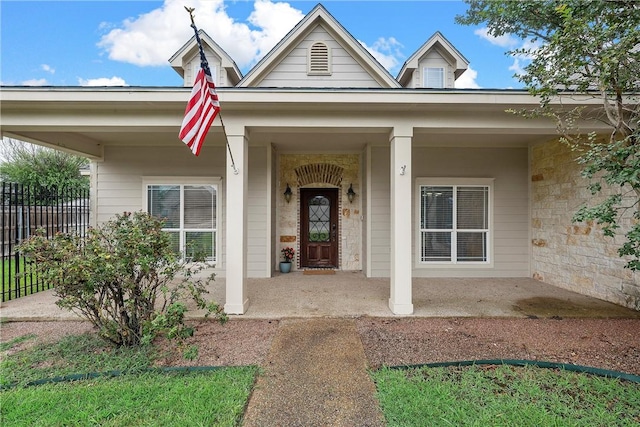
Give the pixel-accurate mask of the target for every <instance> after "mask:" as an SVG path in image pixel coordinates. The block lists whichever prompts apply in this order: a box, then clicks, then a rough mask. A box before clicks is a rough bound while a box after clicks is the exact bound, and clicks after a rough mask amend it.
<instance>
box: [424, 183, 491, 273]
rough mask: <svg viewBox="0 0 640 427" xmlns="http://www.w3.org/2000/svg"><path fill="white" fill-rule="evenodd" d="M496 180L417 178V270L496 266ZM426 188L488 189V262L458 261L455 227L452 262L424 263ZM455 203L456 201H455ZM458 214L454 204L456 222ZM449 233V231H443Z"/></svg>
mask: <svg viewBox="0 0 640 427" xmlns="http://www.w3.org/2000/svg"><path fill="white" fill-rule="evenodd" d="M494 181H495V179H494V178H417V179H416V185H415V200H416V203H415V206H416V216H415V218H416V219H415V223H416V226H415V242H416V248H415V266H416V268H433V267H434V266H437V267H438V268H456V269H459V268H492V267H493V265H494V259H493V253H494V248H493V234H494V222H493V219H494V213H493V212H494V210H493V194H494ZM424 186H441V187H486V188H488V192H489V197H488V199H489V200H488V203H489V205H488V207H487V210H488V212H487V215H488V227H489V228H488V230H486V233H487V259H486V261H458V260H457V259H456V253H457V239H456V233H457V232H458V230H457V227H453V228H452V230H451V232H452V238H451V260H450V261H422V232H423V231H426V230H428V229H424V230H423V229H422V228H421V224H422V218H421V215H422V212H421V197H422V187H424ZM454 202H455V200H454ZM456 214H457V206H455V204H454V210H453V218H454V221H455V218H456ZM442 231H447V230H442ZM465 231H476V230H465Z"/></svg>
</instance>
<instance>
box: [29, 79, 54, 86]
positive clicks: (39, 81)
mask: <svg viewBox="0 0 640 427" xmlns="http://www.w3.org/2000/svg"><path fill="white" fill-rule="evenodd" d="M48 84H49V82H48V81H47V79H30V80H25V81H23V82H22V86H47V85H48Z"/></svg>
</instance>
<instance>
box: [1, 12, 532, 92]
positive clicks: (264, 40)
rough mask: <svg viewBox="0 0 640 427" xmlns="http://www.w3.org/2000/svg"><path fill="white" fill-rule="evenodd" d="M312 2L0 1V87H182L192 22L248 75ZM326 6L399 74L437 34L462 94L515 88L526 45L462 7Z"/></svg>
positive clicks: (395, 73) (383, 61) (302, 15)
mask: <svg viewBox="0 0 640 427" xmlns="http://www.w3.org/2000/svg"><path fill="white" fill-rule="evenodd" d="M317 3H318V1H317V0H313V1H278V0H164V1H152V0H139V1H117V0H109V1H29V0H0V84H2V85H29V86H182V78H181V77H180V76H179V75H178V74H177V73H176V72H175V71H174V70H173V69H172V68H171V67H170V66H169V62H168V60H169V58H170V57H171V56H172V55H173V54H174V53H175V52H176V51H177V50H178V49H179V48H180V47H181V46H182V45H184V43H186V42H187V41H188V40H189V38H190V37H192V36H193V30H192V29H191V27H190V23H191V21H190V18H189V14H188V13H187V12H186V11H185V10H184V7H185V6H189V7H194V8H195V22H196V25H197V26H198V28H199V29H203V30H205V31H206V32H207V34H209V36H211V37H212V38H213V39H214V40H215V41H216V42H217V43H218V44H219V45H220V46H221V47H222V48H223V49H224V50H225V51H226V52H227V53H228V54H229V55H230V56H231V58H233V59H234V61H235V62H236V64H237V65H238V67H239V68H240V70H241V72H242V73H243V75H244V74H246V73H247V72H248V71H249V70H250V69H251V67H252V66H253V65H255V64H256V63H257V62H258V61H259V60H260V58H262V57H263V56H264V55H266V54H267V53H268V52H269V51H270V50H271V48H273V47H274V46H275V44H276V43H277V42H278V41H280V40H281V39H282V38H283V37H284V36H285V35H286V34H287V33H288V32H289V31H290V30H291V29H292V28H293V27H294V26H295V25H296V24H297V23H298V22H299V21H300V20H301V19H302V18H303V17H304V15H305V14H307V13H308V12H309V11H311V9H313V8H314V7H315V5H316V4H317ZM322 4H323V5H324V7H325V8H326V9H327V10H328V11H329V13H330V14H331V15H333V17H334V18H336V19H337V20H338V21H339V22H340V23H341V24H342V25H343V26H344V27H345V29H346V30H347V31H349V33H350V34H351V35H352V36H353V37H354V38H355V39H356V40H358V41H359V42H360V43H361V44H362V45H363V46H364V47H365V48H367V49H368V50H369V52H371V54H372V55H373V56H374V57H375V58H376V59H377V60H378V61H379V62H380V63H381V64H382V65H383V66H384V67H385V68H386V69H387V70H388V71H389V72H390V73H391V74H392V75H393V76H394V77H396V76H397V74H398V72H399V71H400V69H401V68H402V64H403V63H404V62H405V61H406V60H407V59H408V58H409V57H410V56H411V55H412V54H413V53H414V52H415V51H417V50H418V49H419V48H420V46H422V44H423V43H424V42H426V41H427V40H428V39H429V37H430V36H431V35H433V33H434V32H436V31H440V32H441V33H442V34H443V35H444V36H445V37H446V38H447V40H449V41H450V42H451V43H452V44H453V45H454V46H455V47H456V48H457V49H458V50H459V51H460V52H461V53H462V55H463V56H464V57H465V58H466V59H467V60H468V61H469V63H470V65H469V69H468V70H467V71H466V72H465V73H464V74H463V75H462V76H461V77H460V78H459V79H458V80H457V81H456V87H460V88H486V89H507V88H521V87H522V85H521V84H520V83H519V82H518V81H517V79H515V78H514V73H517V72H521V70H522V67H523V65H524V63H523V61H526V59H523V58H516V57H512V56H508V55H506V54H505V52H506V51H507V50H509V49H514V48H518V47H521V46H523V45H524V42H523V41H521V40H518V39H516V38H514V37H513V36H509V35H506V36H502V37H500V38H494V37H491V36H489V35H487V31H486V28H483V27H482V26H475V27H474V26H462V25H458V24H456V23H455V16H456V15H459V14H463V13H464V12H465V10H466V9H467V5H466V4H465V3H463V2H462V1H459V0H448V1H445V0H413V1H391V0H387V1H382V0H379V1H367V0H360V1H355V0H351V1H350V0H325V1H322Z"/></svg>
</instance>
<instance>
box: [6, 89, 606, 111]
mask: <svg viewBox="0 0 640 427" xmlns="http://www.w3.org/2000/svg"><path fill="white" fill-rule="evenodd" d="M0 89H1V90H0V103H2V104H3V108H2V110H0V114H4V112H6V111H8V110H9V109H14V110H15V109H16V108H17V109H25V110H28V109H31V108H34V109H39V110H42V109H47V108H48V109H52V108H58V109H59V108H60V104H65V103H66V104H76V105H80V104H81V105H82V106H86V107H87V108H89V107H90V106H96V107H97V108H113V106H118V107H120V108H126V109H142V108H147V109H150V110H152V109H155V110H161V109H162V110H163V109H172V108H174V104H178V105H180V106H181V108H184V104H185V103H186V102H187V100H188V97H189V93H190V92H191V88H188V87H113V86H107V87H82V86H0ZM217 92H218V96H219V98H220V102H221V105H222V108H223V110H224V109H225V108H227V109H230V110H234V109H251V108H261V107H264V106H265V105H269V106H270V107H271V108H273V109H288V108H291V107H292V106H295V105H297V106H305V105H308V106H316V107H318V108H319V109H321V108H327V107H331V108H341V107H340V106H342V107H344V108H352V107H353V106H354V105H358V106H362V107H365V109H371V110H384V109H386V108H388V109H389V110H390V111H391V110H392V109H394V108H397V107H399V106H404V107H403V108H411V109H414V108H417V109H420V108H429V109H430V108H437V107H438V106H447V105H448V106H450V107H448V108H454V107H456V106H458V107H460V106H466V107H467V109H475V108H488V107H489V106H494V107H496V108H502V109H505V108H514V109H517V108H531V107H535V106H537V105H539V98H537V97H534V96H532V95H530V94H529V92H528V91H527V90H525V89H486V88H483V89H406V88H375V89H362V88H350V89H345V88H262V87H260V88H254V87H250V88H246V87H242V88H239V87H224V88H218V89H217ZM594 95H595V94H594ZM561 98H562V99H561V100H558V105H560V104H561V105H563V106H566V107H572V106H576V105H601V104H602V100H601V99H598V98H597V97H596V96H590V95H584V94H583V95H577V94H574V93H567V94H566V96H564V97H561ZM560 101H562V102H560ZM553 103H554V104H555V102H553ZM225 104H226V107H225Z"/></svg>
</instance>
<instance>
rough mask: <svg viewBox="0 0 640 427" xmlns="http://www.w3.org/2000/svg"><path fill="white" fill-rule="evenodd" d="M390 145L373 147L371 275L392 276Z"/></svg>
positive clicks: (370, 236) (369, 257) (370, 213)
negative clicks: (390, 272)
mask: <svg viewBox="0 0 640 427" xmlns="http://www.w3.org/2000/svg"><path fill="white" fill-rule="evenodd" d="M389 154H390V152H389V147H372V148H371V171H372V172H371V173H372V175H371V188H370V190H369V194H370V195H371V212H368V215H367V217H368V218H369V220H370V221H371V228H370V230H371V235H369V236H368V237H369V239H371V242H370V247H371V253H370V254H368V257H367V259H368V261H369V262H370V263H371V277H389V271H390V268H391V266H390V262H391V249H390V245H391V230H390V225H391V197H390V196H389V190H390V185H391V184H390V171H389V167H390V160H389Z"/></svg>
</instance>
